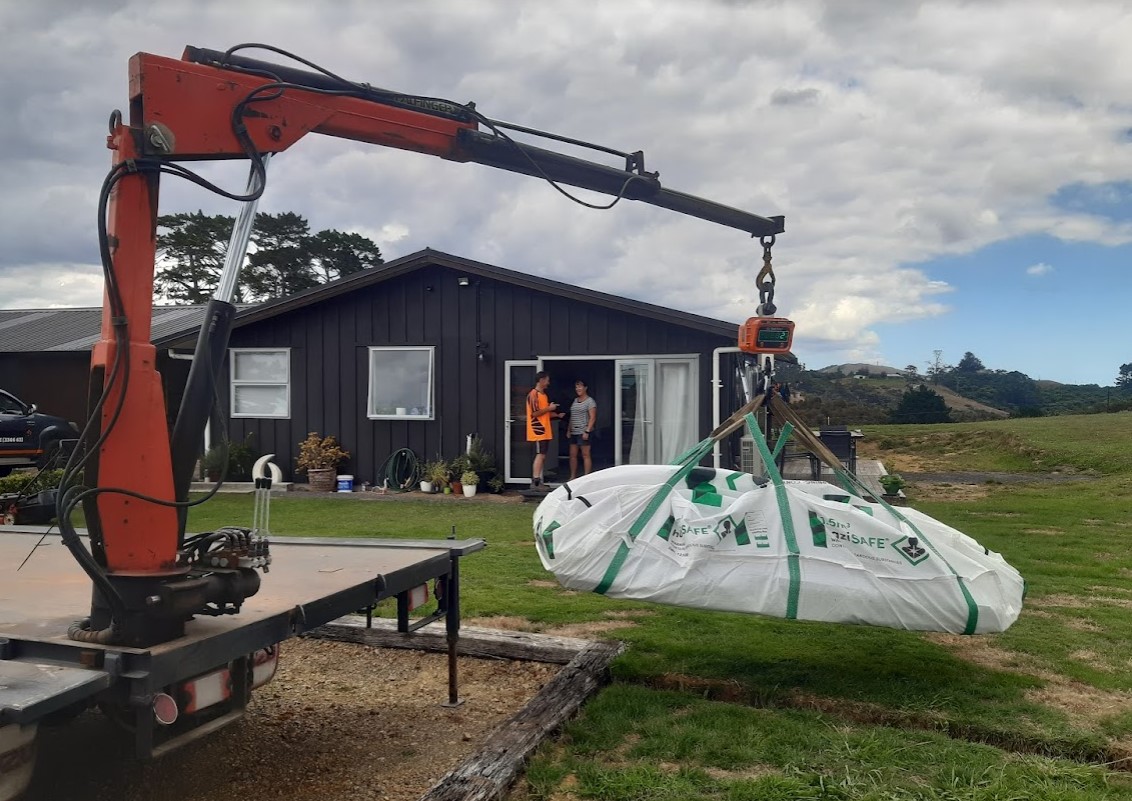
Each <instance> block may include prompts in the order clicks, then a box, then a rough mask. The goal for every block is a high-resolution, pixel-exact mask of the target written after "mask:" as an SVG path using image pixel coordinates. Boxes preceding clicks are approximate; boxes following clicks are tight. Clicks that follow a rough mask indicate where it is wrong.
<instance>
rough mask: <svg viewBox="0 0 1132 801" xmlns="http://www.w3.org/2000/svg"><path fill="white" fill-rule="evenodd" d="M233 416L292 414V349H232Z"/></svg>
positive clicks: (284, 415)
mask: <svg viewBox="0 0 1132 801" xmlns="http://www.w3.org/2000/svg"><path fill="white" fill-rule="evenodd" d="M229 353H230V354H231V359H230V360H229V361H230V362H231V374H232V416H233V417H290V416H291V351H289V350H286V349H284V350H269V349H267V348H232V350H231V351H229Z"/></svg>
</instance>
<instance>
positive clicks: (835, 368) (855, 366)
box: [817, 362, 904, 376]
mask: <svg viewBox="0 0 1132 801" xmlns="http://www.w3.org/2000/svg"><path fill="white" fill-rule="evenodd" d="M861 370H867V371H868V372H869V375H901V376H902V375H904V371H903V370H898V369H897V368H895V367H887V366H885V365H883V364H866V363H865V362H851V363H849V364H831V365H830V366H829V367H823V368H821V369H820V370H818V371H817V372H819V373H841V374H842V375H858V374H859V373H860V372H861Z"/></svg>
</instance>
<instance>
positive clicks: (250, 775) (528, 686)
mask: <svg viewBox="0 0 1132 801" xmlns="http://www.w3.org/2000/svg"><path fill="white" fill-rule="evenodd" d="M557 670H558V666H557V665H546V664H540V663H532V662H518V661H511V660H497V661H490V660H482V659H473V658H468V657H461V658H460V660H459V671H460V695H461V697H462V698H463V699H464V704H463V705H462V706H460V707H457V708H455V709H449V708H446V707H443V706H441V703H443V702H444V701H446V700H447V694H448V683H447V675H448V674H447V657H446V656H445V655H444V654H426V653H422V652H418V651H402V650H396V649H383V648H370V647H366V646H362V645H354V644H350V643H339V642H330V641H325V640H314V639H300V640H291V641H288V642H286V643H284V645H283V651H282V659H281V662H280V668H279V674H278V675H277V676H276V678H275V680H274V681H273V682H271V683H270V684H268V685H266V686H265V687H262V688H260V689H259V690H258V691H256V693H255V696H254V698H253V700H252V703H251V705H250V706H249V709H248V712H247V714H246V715H245V716H244V718H243V719H242V720H241V721H239V722H238V723H235V724H233V725H231V726H229V727H227V728H225V729H223V730H221V731H219V732H216V733H214V734H212V735H210V736H208V737H206V738H204V739H203V740H201V741H200V742H197V743H193V744H191V745H188V746H186V747H184V748H182V749H180V750H178V751H176V752H174V753H172V754H170V755H168V756H166V757H164V758H162V759H159V760H156V761H152V762H140V761H138V760H136V759H134V758H133V756H132V741H131V740H130V738H129V736H127V735H125V733H124V732H122V731H121V730H120V729H118V728H117V727H116V725H115V724H113V723H112V722H111V721H109V720H108V719H107V718H105V717H104V716H102V715H101V714H99V713H97V712H94V711H91V712H87V713H84V714H83V715H82V716H80V717H79V718H78V719H76V720H74V721H72V722H71V723H70V724H67V725H65V726H61V727H58V728H53V729H45V730H43V731H42V732H41V735H40V738H39V746H40V748H39V759H38V762H37V766H36V775H35V778H34V779H33V782H32V786H31V788H30V790H29V792H28V795H27V798H28V800H29V801H31V799H36V800H37V801H38V800H39V799H43V800H44V801H47V799H50V801H71V799H76V801H77V799H82V800H83V801H143V799H144V800H145V801H164V799H170V801H173V800H174V799H175V801H222V800H223V801H233V800H234V799H238V801H258V800H259V799H263V800H264V801H267V800H268V799H270V801H330V800H331V799H338V798H352V799H355V798H356V799H381V800H382V801H385V800H386V799H388V801H402V800H403V801H411V800H412V799H417V798H419V797H420V795H421V794H422V793H424V792H425V791H426V790H427V789H428V788H429V787H431V786H432V785H433V784H434V783H435V782H436V781H437V780H438V779H439V778H440V777H441V776H443V775H444V774H445V773H447V772H448V771H449V770H451V769H452V768H454V767H455V766H456V765H458V764H459V763H460V762H461V761H463V759H464V758H465V757H467V756H468V755H470V754H471V753H473V752H474V751H475V750H478V748H479V747H480V746H481V744H482V743H483V742H484V741H485V740H486V738H487V737H488V735H489V734H490V733H491V732H492V730H494V729H495V728H496V727H497V726H498V725H499V724H500V723H502V722H503V721H504V720H506V719H507V718H508V717H510V715H512V714H513V713H514V712H515V711H517V710H518V709H519V708H521V707H522V706H523V705H524V704H526V702H527V701H528V700H529V699H530V698H531V697H532V696H533V695H534V694H535V693H536V692H538V690H539V688H540V687H542V685H543V684H545V683H546V682H547V681H549V680H550V679H551V678H552V677H553V676H554V674H555V673H556V672H557Z"/></svg>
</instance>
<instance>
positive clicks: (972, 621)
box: [877, 498, 979, 634]
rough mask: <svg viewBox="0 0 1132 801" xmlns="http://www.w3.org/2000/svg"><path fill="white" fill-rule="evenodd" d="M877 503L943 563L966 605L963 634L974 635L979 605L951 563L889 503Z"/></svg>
mask: <svg viewBox="0 0 1132 801" xmlns="http://www.w3.org/2000/svg"><path fill="white" fill-rule="evenodd" d="M877 503H879V504H880V505H881V506H883V507H884V508H885V509H886V510H887V511H888V513H889V514H891V515H892V516H893V517H895V518H896V519H897V520H899V521H900V522H902V523H905V524H906V525H907V526H908V527H909V528H910V529H912V531H914V532H915V533H916V536H917V537H918V538H919V539H920V541H921V542H922V543H924V545H926V546H927V547H928V550H930V551H931V552H932V553H934V554H935V555H936V556H937V557H939V560H940V561H941V562H943V564H944V565H945V566H946V567H947V569H948V570H949V571H951V575H953V576H955V581H956V582H957V583H958V584H959V591H960V592H961V593H962V594H963V600H964V601H965V602H966V604H967V625H966V626H965V627H964V629H963V633H964V634H974V633H975V630H976V629H977V628H978V627H979V605H978V604H976V603H975V599H974V598H973V597H972V596H971V591H970V590H969V589H967V585H966V584H965V583H964V582H963V577H962V576H960V575H959V573H958V572H957V571H956V570H955V568H954V567H952V566H951V562H948V561H947V559H945V558H944V556H943V554H941V553H940V552H939V551H938V550H937V549H936V547H935V546H934V545H933V544H932V541H931V540H929V539H928V538H927V537H925V536H924V532H922V531H920V529H919V528H918V527H917V526H916V524H915V523H913V522H912V521H911V520H909V519H908V518H907V517H905V516H904V515H902V514H901V513H900V512H898V511H897V510H896V509H895V508H894V507H892V506H890V505H889V503H888V502H887V501H886V500H884V498H877Z"/></svg>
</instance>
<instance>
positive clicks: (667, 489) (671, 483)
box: [594, 439, 715, 595]
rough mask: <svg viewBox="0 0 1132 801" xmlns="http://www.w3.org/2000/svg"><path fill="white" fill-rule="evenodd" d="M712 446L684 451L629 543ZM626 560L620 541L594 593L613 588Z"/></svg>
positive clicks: (633, 529)
mask: <svg viewBox="0 0 1132 801" xmlns="http://www.w3.org/2000/svg"><path fill="white" fill-rule="evenodd" d="M714 445H715V441H714V440H711V439H705V440H703V441H701V442H700V443H699V444H698V445H697V446H696V447H694V448H692V449H690V450H688V451H685V452H684V453H683V454H682V455H681V457H680V460H681V464H680V468H679V469H678V470H677V471H676V472H675V473H673V474H672V477H671V478H669V479H668V480H667V481H665V482H664V484H663V485H661V487H660V489H658V490H657V491H656V493H655V494H653V496H652V499H651V500H650V501H649V503H648V506H646V507H645V510H644V511H643V512H641V513H640V514H639V515H637V519H636V520H634V521H633V525H632V526H630V527H629V541H630V542H633V541H635V540H636V539H637V537H638V536H639V535H640V533H641V532H642V531H644V528H645V526H647V525H648V523H649V520H651V519H652V516H653V515H654V514H656V512H657V510H658V509H659V508H660V507H661V504H663V503H664V501H665V500H667V498H668V495H669V494H670V493H671V492H672V489H673V487H675V486H676V485H677V484H679V483H680V482H681V481H683V480H684V479H685V478H686V477H687V475H688V474H689V473H691V472H692V470H693V469H695V467H696V465H698V464H699V462H700V459H702V458H704V456H705V454H707V452H708V451H710V450H711V449H712V447H713V446H714ZM628 558H629V545H628V544H626V543H625V541H624V540H622V541H621V543H620V544H619V545H618V546H617V552H616V553H615V554H614V555H613V559H612V561H610V563H609V567H607V568H606V569H605V575H603V576H602V577H601V581H600V582H598V585H597V586H596V587H594V592H596V593H599V594H601V595H604V594H605V593H607V592H608V591H609V588H610V587H611V586H613V580H614V579H615V578H617V574H618V573H619V572H620V571H621V568H622V566H624V564H625V560H626V559H628Z"/></svg>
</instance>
